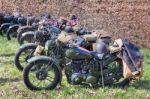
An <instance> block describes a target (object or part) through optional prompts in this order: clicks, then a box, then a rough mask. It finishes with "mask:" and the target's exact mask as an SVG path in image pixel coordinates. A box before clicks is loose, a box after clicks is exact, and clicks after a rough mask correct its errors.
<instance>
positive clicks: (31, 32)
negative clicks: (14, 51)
mask: <svg viewBox="0 0 150 99" xmlns="http://www.w3.org/2000/svg"><path fill="white" fill-rule="evenodd" d="M34 34H35V32H34V31H29V32H25V33H23V34H22V37H24V36H28V35H29V36H30V35H31V36H32V35H34Z"/></svg>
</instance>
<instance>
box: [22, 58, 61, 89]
mask: <svg viewBox="0 0 150 99" xmlns="http://www.w3.org/2000/svg"><path fill="white" fill-rule="evenodd" d="M23 80H24V83H25V85H26V87H27V88H28V89H30V90H52V89H54V88H55V87H56V86H57V84H58V83H59V82H60V80H61V72H60V70H59V68H57V66H56V65H55V64H54V62H52V61H50V60H42V61H36V62H33V63H30V64H28V65H27V67H26V68H25V69H24V71H23Z"/></svg>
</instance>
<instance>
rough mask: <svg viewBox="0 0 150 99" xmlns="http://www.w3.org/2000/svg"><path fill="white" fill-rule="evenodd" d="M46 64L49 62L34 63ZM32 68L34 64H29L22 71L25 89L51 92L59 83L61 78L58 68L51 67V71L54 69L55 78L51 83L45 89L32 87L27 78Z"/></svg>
mask: <svg viewBox="0 0 150 99" xmlns="http://www.w3.org/2000/svg"><path fill="white" fill-rule="evenodd" d="M38 62H40V63H46V64H48V63H49V60H39V61H36V63H38ZM32 66H34V63H29V64H28V65H27V67H26V68H25V69H24V70H23V81H24V84H25V85H26V87H27V88H28V89H30V90H37V91H39V90H52V89H54V88H55V87H56V86H57V85H58V84H59V83H60V81H61V76H62V73H61V71H60V70H59V68H58V67H57V66H56V65H54V64H53V65H52V67H53V69H54V72H55V78H54V80H53V82H52V83H51V84H50V85H48V86H47V87H46V88H45V89H41V88H39V87H37V86H34V85H33V84H32V83H31V82H30V80H29V77H28V74H29V71H30V70H31V68H32Z"/></svg>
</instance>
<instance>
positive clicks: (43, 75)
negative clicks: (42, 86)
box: [36, 70, 47, 80]
mask: <svg viewBox="0 0 150 99" xmlns="http://www.w3.org/2000/svg"><path fill="white" fill-rule="evenodd" d="M36 77H37V79H38V80H44V79H46V77H47V72H46V71H45V70H39V71H38V72H37V73H36Z"/></svg>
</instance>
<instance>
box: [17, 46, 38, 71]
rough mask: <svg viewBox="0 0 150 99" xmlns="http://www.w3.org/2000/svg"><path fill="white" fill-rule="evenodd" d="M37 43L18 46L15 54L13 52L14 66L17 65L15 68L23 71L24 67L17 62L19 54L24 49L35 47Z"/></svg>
mask: <svg viewBox="0 0 150 99" xmlns="http://www.w3.org/2000/svg"><path fill="white" fill-rule="evenodd" d="M36 47H37V45H36V44H35V45H34V44H29V45H28V46H25V47H22V48H20V49H19V50H18V51H17V52H16V54H15V59H14V62H15V66H16V67H17V69H18V70H19V71H23V69H24V67H23V66H22V65H21V63H20V62H19V57H20V55H21V54H22V52H24V51H25V50H26V49H36Z"/></svg>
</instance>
